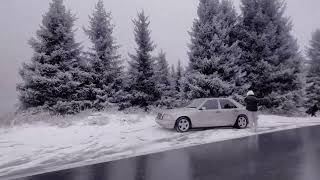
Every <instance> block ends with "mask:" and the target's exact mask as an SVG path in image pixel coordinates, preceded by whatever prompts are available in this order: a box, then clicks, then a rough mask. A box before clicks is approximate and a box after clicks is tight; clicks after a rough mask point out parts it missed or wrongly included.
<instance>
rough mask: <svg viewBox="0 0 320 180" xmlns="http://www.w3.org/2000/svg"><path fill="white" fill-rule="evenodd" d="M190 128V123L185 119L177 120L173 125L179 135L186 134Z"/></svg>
mask: <svg viewBox="0 0 320 180" xmlns="http://www.w3.org/2000/svg"><path fill="white" fill-rule="evenodd" d="M190 128H191V122H190V120H189V119H188V118H186V117H181V118H179V119H178V120H177V122H176V125H175V129H176V130H177V131H178V132H181V133H184V132H188V131H189V130H190Z"/></svg>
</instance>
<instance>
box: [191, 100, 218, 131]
mask: <svg viewBox="0 0 320 180" xmlns="http://www.w3.org/2000/svg"><path fill="white" fill-rule="evenodd" d="M197 119H198V125H199V127H213V126H220V124H221V109H220V107H219V102H218V100H217V99H209V100H207V101H206V102H205V103H204V104H203V105H202V106H201V107H200V111H199V113H198V118H197Z"/></svg>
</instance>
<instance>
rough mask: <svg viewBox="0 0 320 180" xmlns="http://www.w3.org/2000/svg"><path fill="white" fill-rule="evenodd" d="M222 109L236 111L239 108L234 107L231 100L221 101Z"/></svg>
mask: <svg viewBox="0 0 320 180" xmlns="http://www.w3.org/2000/svg"><path fill="white" fill-rule="evenodd" d="M219 101H220V105H221V109H236V108H237V106H236V105H234V104H233V103H232V102H231V101H230V100H227V99H220V100H219Z"/></svg>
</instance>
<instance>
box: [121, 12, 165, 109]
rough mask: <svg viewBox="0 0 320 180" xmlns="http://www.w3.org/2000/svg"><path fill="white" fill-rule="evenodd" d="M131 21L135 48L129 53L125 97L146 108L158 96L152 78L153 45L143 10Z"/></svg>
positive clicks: (135, 104)
mask: <svg viewBox="0 0 320 180" xmlns="http://www.w3.org/2000/svg"><path fill="white" fill-rule="evenodd" d="M133 23H134V26H135V27H134V35H135V42H136V43H137V48H136V53H135V54H129V56H130V58H131V60H130V61H129V71H128V78H129V81H128V84H127V85H126V86H127V87H126V89H127V91H129V93H128V94H129V95H128V96H127V98H128V100H129V102H130V104H131V105H132V106H140V107H143V108H146V109H147V107H148V106H149V105H153V104H154V102H156V101H157V100H158V99H159V97H160V95H159V91H158V90H157V89H156V82H155V78H154V66H155V62H154V59H153V58H152V55H151V53H152V51H153V50H154V48H155V45H154V44H153V42H152V40H151V37H150V30H149V24H150V21H149V18H148V17H147V16H146V15H145V13H144V11H142V12H139V13H138V17H137V19H134V20H133Z"/></svg>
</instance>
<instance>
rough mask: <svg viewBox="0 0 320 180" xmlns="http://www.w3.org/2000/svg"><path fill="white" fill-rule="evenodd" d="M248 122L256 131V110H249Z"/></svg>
mask: <svg viewBox="0 0 320 180" xmlns="http://www.w3.org/2000/svg"><path fill="white" fill-rule="evenodd" d="M249 122H251V123H252V126H251V127H252V129H253V130H254V132H257V128H258V112H257V111H249Z"/></svg>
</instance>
